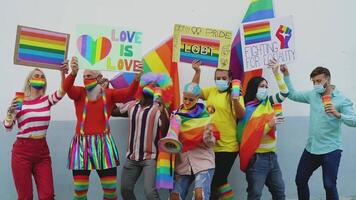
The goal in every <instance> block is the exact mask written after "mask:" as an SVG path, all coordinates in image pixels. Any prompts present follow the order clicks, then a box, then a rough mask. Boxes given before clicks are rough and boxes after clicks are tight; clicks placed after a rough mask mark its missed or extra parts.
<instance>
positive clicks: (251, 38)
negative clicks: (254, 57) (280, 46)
mask: <svg viewBox="0 0 356 200" xmlns="http://www.w3.org/2000/svg"><path fill="white" fill-rule="evenodd" d="M243 28H244V37H245V44H246V45H249V44H256V43H261V42H267V41H271V27H270V24H269V21H262V22H256V23H251V24H245V25H244V26H243Z"/></svg>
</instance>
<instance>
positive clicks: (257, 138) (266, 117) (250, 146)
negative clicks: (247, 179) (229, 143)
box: [237, 99, 275, 172]
mask: <svg viewBox="0 0 356 200" xmlns="http://www.w3.org/2000/svg"><path fill="white" fill-rule="evenodd" d="M245 109H246V113H245V116H244V117H243V118H242V119H241V120H240V121H239V122H238V125H237V140H238V142H239V144H240V169H241V170H242V171H244V172H245V171H246V169H247V166H248V164H249V162H250V159H251V158H252V156H253V155H254V154H255V152H256V149H257V148H258V147H259V145H260V142H261V139H262V136H263V133H264V127H265V125H266V123H268V122H269V121H270V120H271V119H272V118H273V117H274V111H273V108H272V104H271V102H270V101H269V100H268V99H266V100H265V101H263V102H260V101H257V100H256V101H251V102H248V103H247V104H246V108H245ZM268 134H269V135H270V136H271V137H273V138H274V137H275V129H271V130H270V132H269V133H268Z"/></svg>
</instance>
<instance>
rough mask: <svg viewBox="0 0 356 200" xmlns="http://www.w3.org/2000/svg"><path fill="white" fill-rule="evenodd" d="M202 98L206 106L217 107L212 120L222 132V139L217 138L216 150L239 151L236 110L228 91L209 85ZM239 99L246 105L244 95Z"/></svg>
mask: <svg viewBox="0 0 356 200" xmlns="http://www.w3.org/2000/svg"><path fill="white" fill-rule="evenodd" d="M201 98H202V99H204V100H206V106H213V107H214V108H215V113H214V114H212V121H213V123H214V124H215V125H216V127H217V129H218V130H219V132H220V140H217V142H216V144H215V148H214V151H215V152H237V151H239V145H238V143H237V138H236V128H237V122H236V117H235V111H234V108H233V106H232V105H231V100H230V99H228V97H227V92H219V90H218V89H217V87H215V86H213V87H208V88H204V89H203V90H202V96H201ZM239 101H240V104H241V105H242V106H244V100H243V97H242V96H241V97H240V99H239ZM230 105H231V106H230Z"/></svg>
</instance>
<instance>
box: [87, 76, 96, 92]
mask: <svg viewBox="0 0 356 200" xmlns="http://www.w3.org/2000/svg"><path fill="white" fill-rule="evenodd" d="M97 85H98V81H97V80H96V78H91V79H84V87H85V89H86V90H87V91H88V92H90V91H92V90H93V89H94V88H95V87H96V86H97Z"/></svg>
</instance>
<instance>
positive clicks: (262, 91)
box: [256, 87, 268, 101]
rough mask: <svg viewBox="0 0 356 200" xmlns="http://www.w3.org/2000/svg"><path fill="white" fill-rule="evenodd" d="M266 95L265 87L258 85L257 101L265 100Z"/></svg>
mask: <svg viewBox="0 0 356 200" xmlns="http://www.w3.org/2000/svg"><path fill="white" fill-rule="evenodd" d="M267 96H268V92H267V88H263V87H259V88H258V89H257V93H256V98H257V99H258V100H259V101H263V100H265V99H266V98H267Z"/></svg>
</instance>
